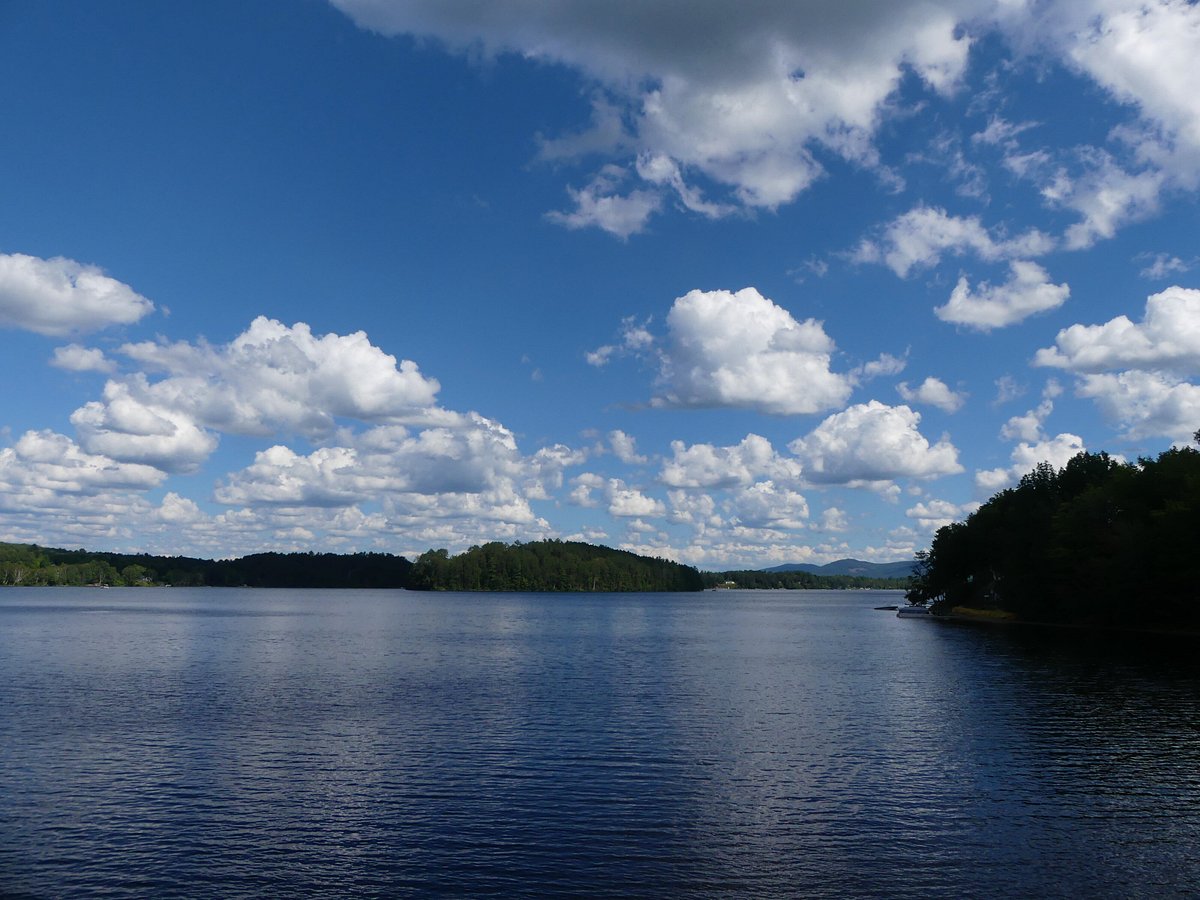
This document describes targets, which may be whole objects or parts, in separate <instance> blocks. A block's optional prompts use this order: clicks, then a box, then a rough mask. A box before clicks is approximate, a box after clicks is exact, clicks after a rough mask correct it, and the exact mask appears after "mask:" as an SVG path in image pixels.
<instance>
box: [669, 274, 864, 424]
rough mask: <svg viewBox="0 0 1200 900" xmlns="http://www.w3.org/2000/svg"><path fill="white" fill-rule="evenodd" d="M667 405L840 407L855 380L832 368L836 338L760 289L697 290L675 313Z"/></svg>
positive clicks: (784, 409) (786, 411)
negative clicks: (732, 290) (852, 381)
mask: <svg viewBox="0 0 1200 900" xmlns="http://www.w3.org/2000/svg"><path fill="white" fill-rule="evenodd" d="M667 328H668V338H667V342H666V346H665V347H664V348H663V349H662V351H661V355H660V372H659V386H660V388H661V389H662V393H661V394H660V395H659V396H658V397H656V398H655V401H654V402H655V403H656V404H657V405H659V406H679V407H737V408H742V409H754V410H758V411H759V412H765V413H774V414H779V415H793V414H800V413H813V412H820V411H822V410H826V409H831V408H834V407H837V406H840V405H841V404H842V403H844V402H845V401H846V399H847V398H848V397H849V395H850V391H851V389H852V385H851V382H850V379H849V377H848V376H846V375H842V374H838V373H835V372H833V371H831V370H830V368H829V366H830V359H831V355H832V353H833V351H834V343H833V341H832V339H831V338H830V337H829V336H828V335H827V334H826V333H825V330H824V328H823V327H822V325H821V323H820V322H818V321H816V320H815V319H806V320H804V321H802V322H800V321H797V320H796V319H794V318H793V317H792V315H791V313H789V312H788V311H787V310H785V309H783V308H782V307H780V306H777V305H776V304H774V303H772V302H771V301H770V300H768V299H767V298H766V297H764V296H762V294H760V293H759V292H758V291H756V290H755V289H754V288H743V289H742V290H740V291H738V292H737V293H732V292H730V291H699V290H695V291H692V292H690V293H689V294H687V295H685V296H683V297H680V298H679V299H677V300H676V301H675V304H674V305H673V306H672V307H671V312H670V313H669V314H668V316H667Z"/></svg>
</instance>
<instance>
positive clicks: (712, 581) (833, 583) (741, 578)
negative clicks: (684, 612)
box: [702, 569, 907, 591]
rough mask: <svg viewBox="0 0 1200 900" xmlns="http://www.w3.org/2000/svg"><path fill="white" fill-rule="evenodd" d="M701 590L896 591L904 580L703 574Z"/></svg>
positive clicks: (806, 574)
mask: <svg viewBox="0 0 1200 900" xmlns="http://www.w3.org/2000/svg"><path fill="white" fill-rule="evenodd" d="M702 577H703V579H704V586H705V587H707V588H714V587H736V588H742V589H753V590H787V591H839V590H863V589H867V588H871V589H882V590H897V589H900V588H903V587H904V586H905V585H906V583H907V579H904V578H874V577H869V576H864V575H816V574H814V573H812V572H802V571H796V572H762V571H758V570H755V569H742V570H737V571H731V572H704V573H703V574H702Z"/></svg>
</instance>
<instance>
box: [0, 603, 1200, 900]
mask: <svg viewBox="0 0 1200 900" xmlns="http://www.w3.org/2000/svg"><path fill="white" fill-rule="evenodd" d="M886 602H893V603H894V602H896V596H895V595H888V594H881V593H871V592H846V593H832V592H831V593H824V592H783V591H775V592H716V593H714V592H708V593H703V594H675V595H656V594H636V595H544V594H417V593H406V592H391V591H268V590H230V589H178V588H177V589H172V590H165V589H164V590H156V589H109V590H104V591H101V590H95V589H80V588H76V589H53V588H37V589H19V588H8V589H4V590H3V591H0V887H2V888H3V891H0V893H3V892H7V893H17V894H19V893H22V892H24V893H28V894H32V895H35V896H81V895H94V894H104V895H107V896H122V895H132V894H153V895H159V896H162V895H188V896H214V897H218V896H219V897H238V896H261V895H263V894H286V895H317V894H320V895H337V894H368V895H369V894H376V895H388V896H395V895H404V894H410V895H431V894H432V895H446V896H462V895H472V896H489V895H491V896H514V895H535V894H556V895H562V894H577V895H587V896H630V895H632V896H646V895H670V896H688V895H690V896H714V895H722V894H724V895H731V896H751V895H752V896H757V897H783V896H809V897H826V896H828V897H844V896H889V897H929V896H945V897H950V896H953V897H961V896H969V895H974V896H980V895H989V896H1013V897H1017V896H1035V895H1036V896H1063V897H1065V896H1072V897H1075V896H1162V895H1171V894H1179V895H1185V894H1192V893H1193V892H1194V890H1195V886H1196V885H1198V884H1200V856H1198V854H1197V853H1196V852H1195V851H1196V848H1197V847H1198V846H1200V774H1198V773H1200V766H1198V763H1200V730H1198V725H1200V690H1198V688H1200V667H1198V665H1197V664H1196V663H1195V662H1193V659H1194V658H1195V653H1194V644H1191V643H1187V644H1183V645H1175V644H1172V643H1170V642H1163V641H1156V642H1154V643H1153V645H1151V646H1143V645H1140V644H1139V643H1138V642H1135V641H1133V640H1132V639H1129V638H1111V637H1110V638H1097V637H1093V636H1087V635H1081V634H1078V635H1077V634H1067V635H1064V634H1046V633H1042V632H1020V631H1013V630H1009V629H993V628H974V627H956V626H951V625H945V624H939V623H934V622H923V621H913V620H900V619H897V618H896V617H895V615H894V614H891V613H886V612H878V611H875V610H874V609H873V608H872V607H874V606H877V605H881V604H883V603H886Z"/></svg>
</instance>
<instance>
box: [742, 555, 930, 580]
mask: <svg viewBox="0 0 1200 900" xmlns="http://www.w3.org/2000/svg"><path fill="white" fill-rule="evenodd" d="M916 562H917V561H916V560H915V559H909V560H903V559H902V560H900V561H898V562H886V563H872V562H863V561H862V560H861V559H839V560H835V561H834V562H831V563H826V564H825V565H823V566H814V565H813V564H812V563H785V564H784V565H782V566H772V567H771V568H769V569H763V570H762V571H764V572H810V573H811V574H813V575H859V576H861V577H863V578H907V577H908V576H909V575H911V574H912V571H913V566H914V565H916Z"/></svg>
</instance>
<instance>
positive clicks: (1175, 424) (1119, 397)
mask: <svg viewBox="0 0 1200 900" xmlns="http://www.w3.org/2000/svg"><path fill="white" fill-rule="evenodd" d="M1076 393H1077V394H1078V395H1079V396H1080V397H1087V398H1089V399H1091V400H1094V401H1095V402H1096V405H1097V406H1099V407H1100V410H1101V412H1103V413H1104V415H1105V417H1106V418H1108V419H1109V421H1111V422H1114V423H1116V424H1118V425H1120V426H1121V428H1122V429H1123V431H1124V434H1125V436H1126V437H1127V438H1130V439H1132V440H1140V439H1142V438H1146V437H1156V436H1163V437H1168V438H1172V439H1174V440H1177V441H1186V440H1188V439H1189V438H1190V437H1191V436H1192V434H1194V433H1195V431H1196V429H1197V428H1198V427H1200V385H1195V384H1191V383H1189V382H1186V381H1182V380H1180V379H1178V378H1174V377H1172V376H1170V375H1168V374H1165V373H1162V372H1142V371H1138V370H1136V369H1135V370H1131V371H1128V372H1119V373H1116V374H1103V375H1084V376H1083V377H1082V378H1081V379H1080V381H1079V384H1078V385H1077V387H1076Z"/></svg>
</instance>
